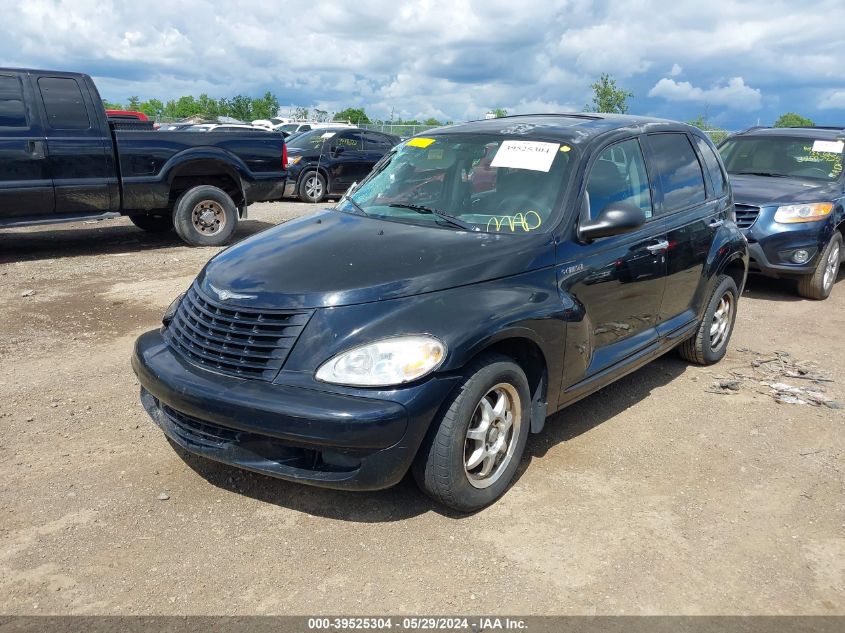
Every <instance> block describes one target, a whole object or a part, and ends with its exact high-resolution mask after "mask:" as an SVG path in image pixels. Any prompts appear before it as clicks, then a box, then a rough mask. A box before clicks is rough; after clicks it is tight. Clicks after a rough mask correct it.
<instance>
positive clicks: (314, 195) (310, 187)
mask: <svg viewBox="0 0 845 633" xmlns="http://www.w3.org/2000/svg"><path fill="white" fill-rule="evenodd" d="M298 194H299V199H300V200H302V201H303V202H322V200H323V198H325V197H326V179H325V178H324V177H323V174H320V173H318V172H316V171H309V172H308V173H307V174H305V175H304V176H303V177H302V180H301V181H300V182H299V191H298Z"/></svg>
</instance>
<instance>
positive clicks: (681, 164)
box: [646, 134, 707, 212]
mask: <svg viewBox="0 0 845 633" xmlns="http://www.w3.org/2000/svg"><path fill="white" fill-rule="evenodd" d="M646 143H648V145H649V149H650V150H651V155H652V160H653V161H654V164H655V166H656V167H657V178H658V180H659V182H660V187H661V189H662V190H663V211H664V212H669V211H674V210H676V209H683V208H684V207H688V206H690V205H691V204H695V203H697V202H704V200H705V199H706V197H707V193H706V191H705V189H704V175H703V174H702V172H701V163H699V162H698V157H696V155H695V150H694V149H693V148H692V145H691V144H690V141H689V138H688V137H687V135H686V134H650V135H648V136H646Z"/></svg>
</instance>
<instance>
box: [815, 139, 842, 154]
mask: <svg viewBox="0 0 845 633" xmlns="http://www.w3.org/2000/svg"><path fill="white" fill-rule="evenodd" d="M843 147H845V143H843V142H842V141H815V142H814V143H813V151H814V152H829V153H831V154H841V153H842V148H843Z"/></svg>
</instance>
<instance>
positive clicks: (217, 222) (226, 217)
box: [173, 185, 238, 246]
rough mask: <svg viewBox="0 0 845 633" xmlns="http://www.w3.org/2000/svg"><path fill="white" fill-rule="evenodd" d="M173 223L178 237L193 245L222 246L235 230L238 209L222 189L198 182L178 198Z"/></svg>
mask: <svg viewBox="0 0 845 633" xmlns="http://www.w3.org/2000/svg"><path fill="white" fill-rule="evenodd" d="M173 225H174V226H175V227H176V233H177V234H178V235H179V237H181V238H182V240H184V241H185V242H187V243H188V244H190V245H191V246H222V245H224V244H226V243H227V242H228V241H229V240H230V239H231V237H232V235H233V234H234V233H235V229H236V228H237V226H238V209H237V207H235V203H234V202H233V201H232V199H231V198H230V197H229V194H227V193H226V192H225V191H223V190H222V189H218V188H217V187H212V186H211V185H199V186H198V187H193V188H191V189H188V190H187V191H186V192H185V193H183V194H182V195H181V196H179V199H178V200H176V205H175V206H174V209H173Z"/></svg>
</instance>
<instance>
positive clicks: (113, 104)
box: [103, 99, 126, 110]
mask: <svg viewBox="0 0 845 633" xmlns="http://www.w3.org/2000/svg"><path fill="white" fill-rule="evenodd" d="M103 107H104V108H105V109H106V110H125V109H126V108H124V107H123V104H122V103H118V102H117V101H107V100H106V99H103Z"/></svg>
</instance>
